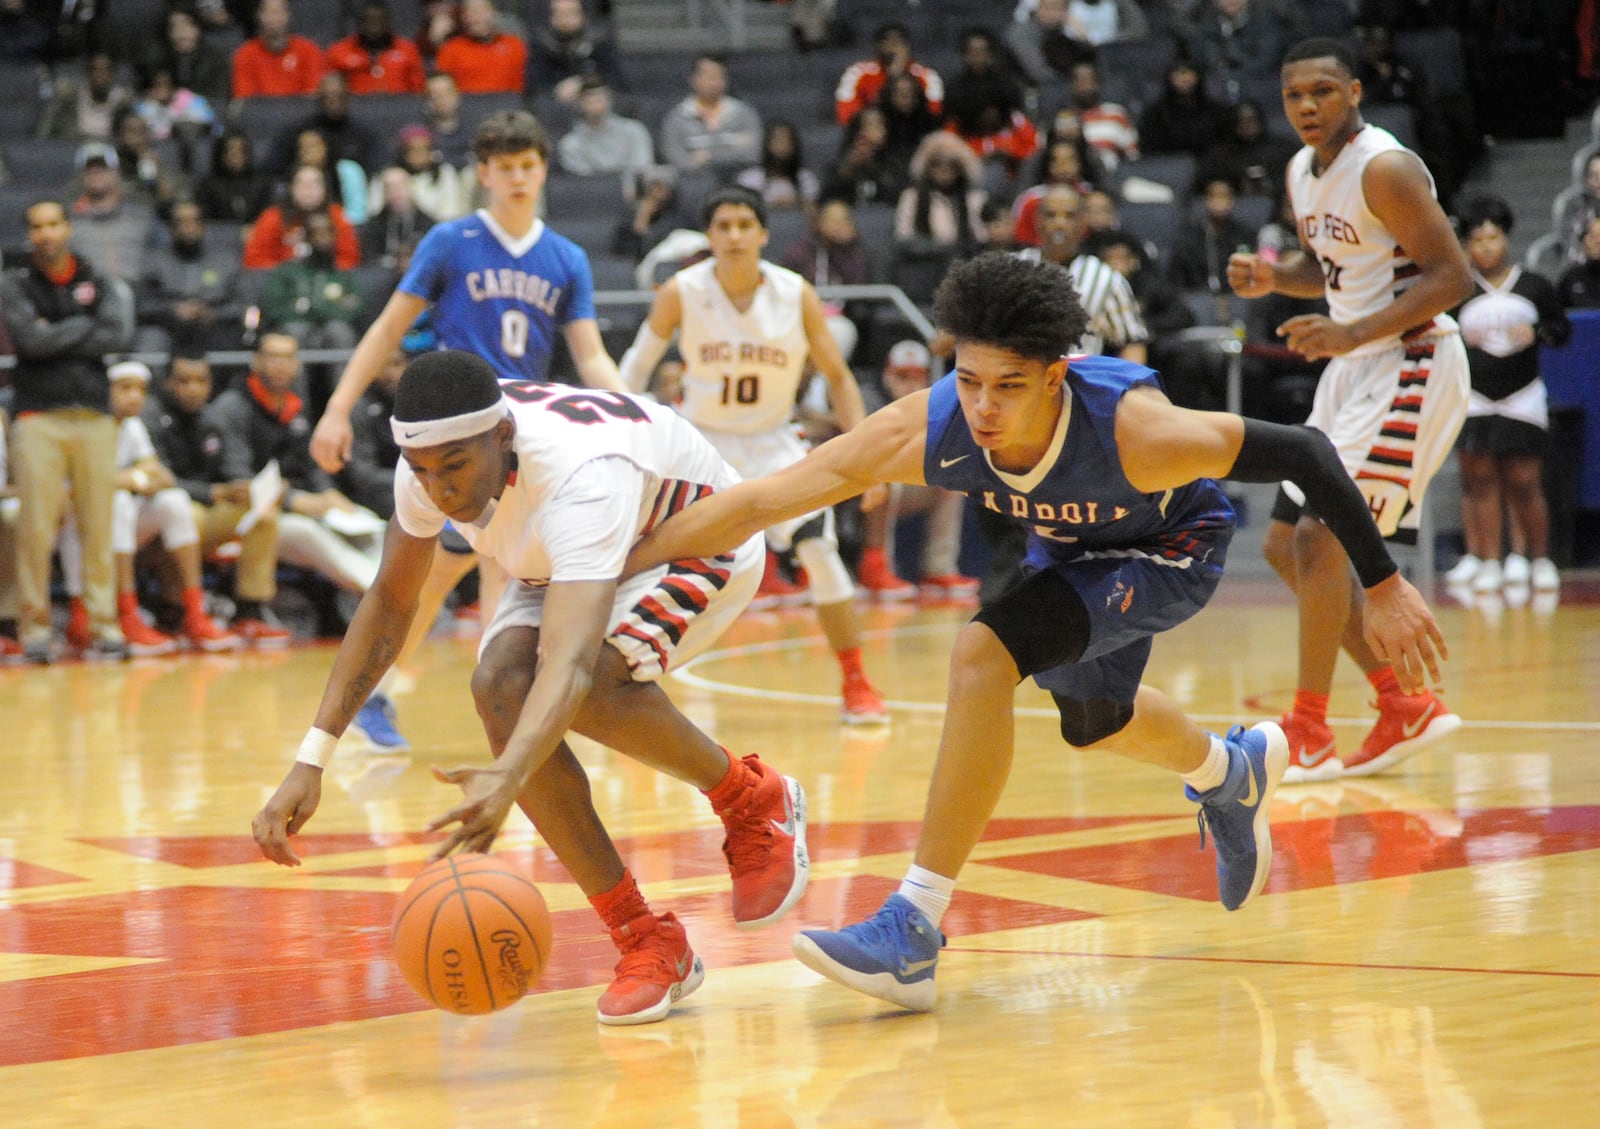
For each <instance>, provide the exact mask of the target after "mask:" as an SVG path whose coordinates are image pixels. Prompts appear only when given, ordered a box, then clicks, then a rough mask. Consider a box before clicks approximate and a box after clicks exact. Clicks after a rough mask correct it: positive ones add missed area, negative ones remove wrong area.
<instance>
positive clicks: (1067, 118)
mask: <svg viewBox="0 0 1600 1129" xmlns="http://www.w3.org/2000/svg"><path fill="white" fill-rule="evenodd" d="M1059 141H1070V142H1072V144H1073V145H1075V146H1077V149H1078V161H1079V163H1080V164H1081V165H1082V166H1083V179H1084V180H1086V181H1088V182H1089V183H1090V184H1091V185H1093V186H1094V187H1096V188H1101V187H1104V186H1106V185H1109V184H1110V183H1111V174H1110V173H1109V172H1107V171H1106V166H1105V162H1104V161H1102V160H1101V159H1100V154H1099V153H1098V152H1097V151H1096V150H1095V147H1094V146H1093V145H1090V144H1089V142H1088V141H1087V140H1085V139H1084V136H1083V118H1082V117H1081V116H1080V115H1079V114H1078V111H1077V110H1075V109H1074V108H1073V107H1071V106H1062V107H1061V108H1060V109H1058V110H1057V111H1056V112H1055V116H1054V117H1052V118H1051V119H1050V125H1049V127H1048V128H1047V129H1046V130H1045V131H1044V144H1043V145H1042V146H1041V148H1040V155H1041V157H1042V158H1044V159H1042V160H1041V161H1040V165H1041V166H1043V165H1044V164H1046V163H1047V162H1048V155H1049V152H1050V150H1051V149H1052V148H1053V147H1054V146H1055V144H1056V143H1057V142H1059ZM1039 179H1040V180H1043V179H1044V171H1043V168H1042V167H1041V169H1040V173H1039Z"/></svg>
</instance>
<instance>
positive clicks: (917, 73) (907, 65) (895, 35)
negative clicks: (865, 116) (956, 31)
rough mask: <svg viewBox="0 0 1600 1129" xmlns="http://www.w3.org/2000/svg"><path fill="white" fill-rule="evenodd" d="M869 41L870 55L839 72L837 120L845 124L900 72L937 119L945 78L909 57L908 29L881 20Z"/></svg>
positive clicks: (874, 100)
mask: <svg viewBox="0 0 1600 1129" xmlns="http://www.w3.org/2000/svg"><path fill="white" fill-rule="evenodd" d="M872 45H873V57H872V58H870V59H863V60H862V61H861V62H859V63H851V64H850V65H849V66H848V67H846V68H845V71H844V74H842V75H840V76H839V86H838V88H837V89H836V90H835V91H834V95H833V106H834V113H835V115H836V116H837V118H838V120H839V124H840V125H845V124H847V123H848V122H849V121H850V119H851V118H853V117H855V116H856V115H857V114H859V113H860V112H861V111H862V109H864V108H865V107H867V106H870V105H871V104H872V103H874V102H877V101H879V100H880V99H879V94H880V92H881V91H882V90H883V89H884V87H885V86H887V85H888V82H889V80H890V79H891V78H893V77H894V76H895V75H902V74H903V75H909V76H911V79H912V81H913V82H915V83H916V85H917V89H918V90H920V91H921V92H922V98H923V101H924V102H925V103H926V105H927V107H928V110H929V111H930V112H931V113H932V115H933V117H934V120H935V121H937V120H938V119H939V117H940V116H941V115H942V114H943V113H944V82H943V80H941V79H940V78H939V72H938V71H936V70H934V69H933V68H932V67H925V66H923V65H922V64H921V63H918V62H914V61H913V60H912V58H911V32H910V31H909V30H907V28H906V26H905V25H904V24H900V23H888V24H884V25H883V26H882V27H880V28H878V30H877V31H876V32H874V33H873V36H872ZM924 132H926V131H924ZM919 140H920V138H919Z"/></svg>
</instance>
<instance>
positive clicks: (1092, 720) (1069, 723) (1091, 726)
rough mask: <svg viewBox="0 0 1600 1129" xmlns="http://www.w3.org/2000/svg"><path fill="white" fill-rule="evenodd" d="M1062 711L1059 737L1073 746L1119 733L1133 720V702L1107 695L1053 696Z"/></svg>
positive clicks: (1057, 706)
mask: <svg viewBox="0 0 1600 1129" xmlns="http://www.w3.org/2000/svg"><path fill="white" fill-rule="evenodd" d="M1056 709H1057V710H1058V711H1059V712H1060V714H1061V738H1062V740H1064V741H1066V743H1067V744H1069V745H1071V746H1072V747H1073V748H1075V749H1082V748H1087V747H1088V746H1090V745H1094V744H1098V743H1099V742H1101V741H1104V740H1105V739H1106V738H1107V737H1111V736H1114V735H1116V734H1118V733H1121V732H1122V731H1123V729H1125V728H1126V727H1127V724H1128V722H1130V721H1132V720H1133V703H1132V702H1118V701H1113V700H1111V699H1109V698H1089V699H1086V700H1084V699H1078V698H1062V697H1059V696H1058V697H1056Z"/></svg>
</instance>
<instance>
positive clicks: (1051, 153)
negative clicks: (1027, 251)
mask: <svg viewBox="0 0 1600 1129" xmlns="http://www.w3.org/2000/svg"><path fill="white" fill-rule="evenodd" d="M1081 152H1082V151H1081V150H1080V149H1079V147H1078V146H1077V145H1075V144H1073V143H1072V142H1071V141H1067V140H1064V139H1063V140H1061V141H1057V142H1055V144H1053V145H1051V146H1050V148H1049V149H1047V150H1046V151H1045V169H1044V179H1043V180H1041V181H1040V182H1039V183H1038V184H1035V185H1034V186H1033V187H1032V188H1029V189H1026V190H1024V191H1023V192H1022V193H1020V194H1019V195H1018V196H1017V198H1016V200H1014V201H1012V204H1011V214H1012V218H1013V221H1014V226H1013V228H1012V236H1013V237H1014V238H1015V239H1016V241H1017V242H1018V243H1020V244H1021V245H1022V246H1024V247H1037V246H1038V245H1039V227H1038V224H1037V222H1036V220H1037V217H1038V212H1039V201H1040V200H1041V199H1042V198H1043V197H1044V194H1045V190H1046V189H1047V188H1049V187H1050V186H1051V185H1053V184H1065V185H1066V186H1067V187H1069V188H1071V189H1072V190H1073V191H1075V192H1077V193H1078V194H1079V195H1087V194H1088V193H1089V192H1091V191H1093V185H1091V184H1090V183H1089V181H1088V180H1086V179H1085V178H1084V175H1083V158H1082V156H1081Z"/></svg>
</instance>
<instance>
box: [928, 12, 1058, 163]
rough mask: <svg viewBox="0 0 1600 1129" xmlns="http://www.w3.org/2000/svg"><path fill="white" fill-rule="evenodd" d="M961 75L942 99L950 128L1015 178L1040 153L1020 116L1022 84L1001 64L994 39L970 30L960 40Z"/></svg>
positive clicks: (1024, 117) (1035, 134) (1024, 118)
mask: <svg viewBox="0 0 1600 1129" xmlns="http://www.w3.org/2000/svg"><path fill="white" fill-rule="evenodd" d="M961 63H962V71H961V73H960V74H958V75H956V77H955V78H953V79H951V80H950V86H949V90H948V92H947V94H946V97H945V115H946V119H947V123H948V128H950V129H953V130H954V131H955V132H956V134H957V135H958V136H960V138H961V139H962V140H963V141H965V142H966V143H967V144H968V145H970V146H972V151H973V152H974V153H976V154H978V156H980V157H983V158H984V159H985V160H990V159H993V160H996V161H998V162H999V163H1000V164H1001V166H1002V167H1003V168H1004V169H1005V171H1006V172H1007V173H1008V174H1010V175H1011V176H1015V175H1016V173H1017V169H1018V168H1019V167H1020V166H1021V164H1022V162H1023V161H1025V160H1027V159H1028V158H1029V157H1031V156H1032V155H1033V154H1034V153H1035V152H1037V151H1038V148H1039V134H1038V131H1037V130H1036V129H1034V126H1033V122H1032V121H1030V120H1029V119H1028V116H1027V114H1025V113H1024V112H1023V100H1022V83H1021V81H1020V79H1019V77H1018V76H1017V74H1016V73H1015V72H1014V71H1013V69H1012V67H1011V66H1010V64H1009V63H1008V62H1006V61H1004V59H1003V57H1002V54H1001V51H1000V47H999V43H998V42H997V40H996V39H995V36H994V33H993V32H990V31H986V30H985V29H983V28H971V29H969V30H967V31H965V32H963V33H962V35H961Z"/></svg>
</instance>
